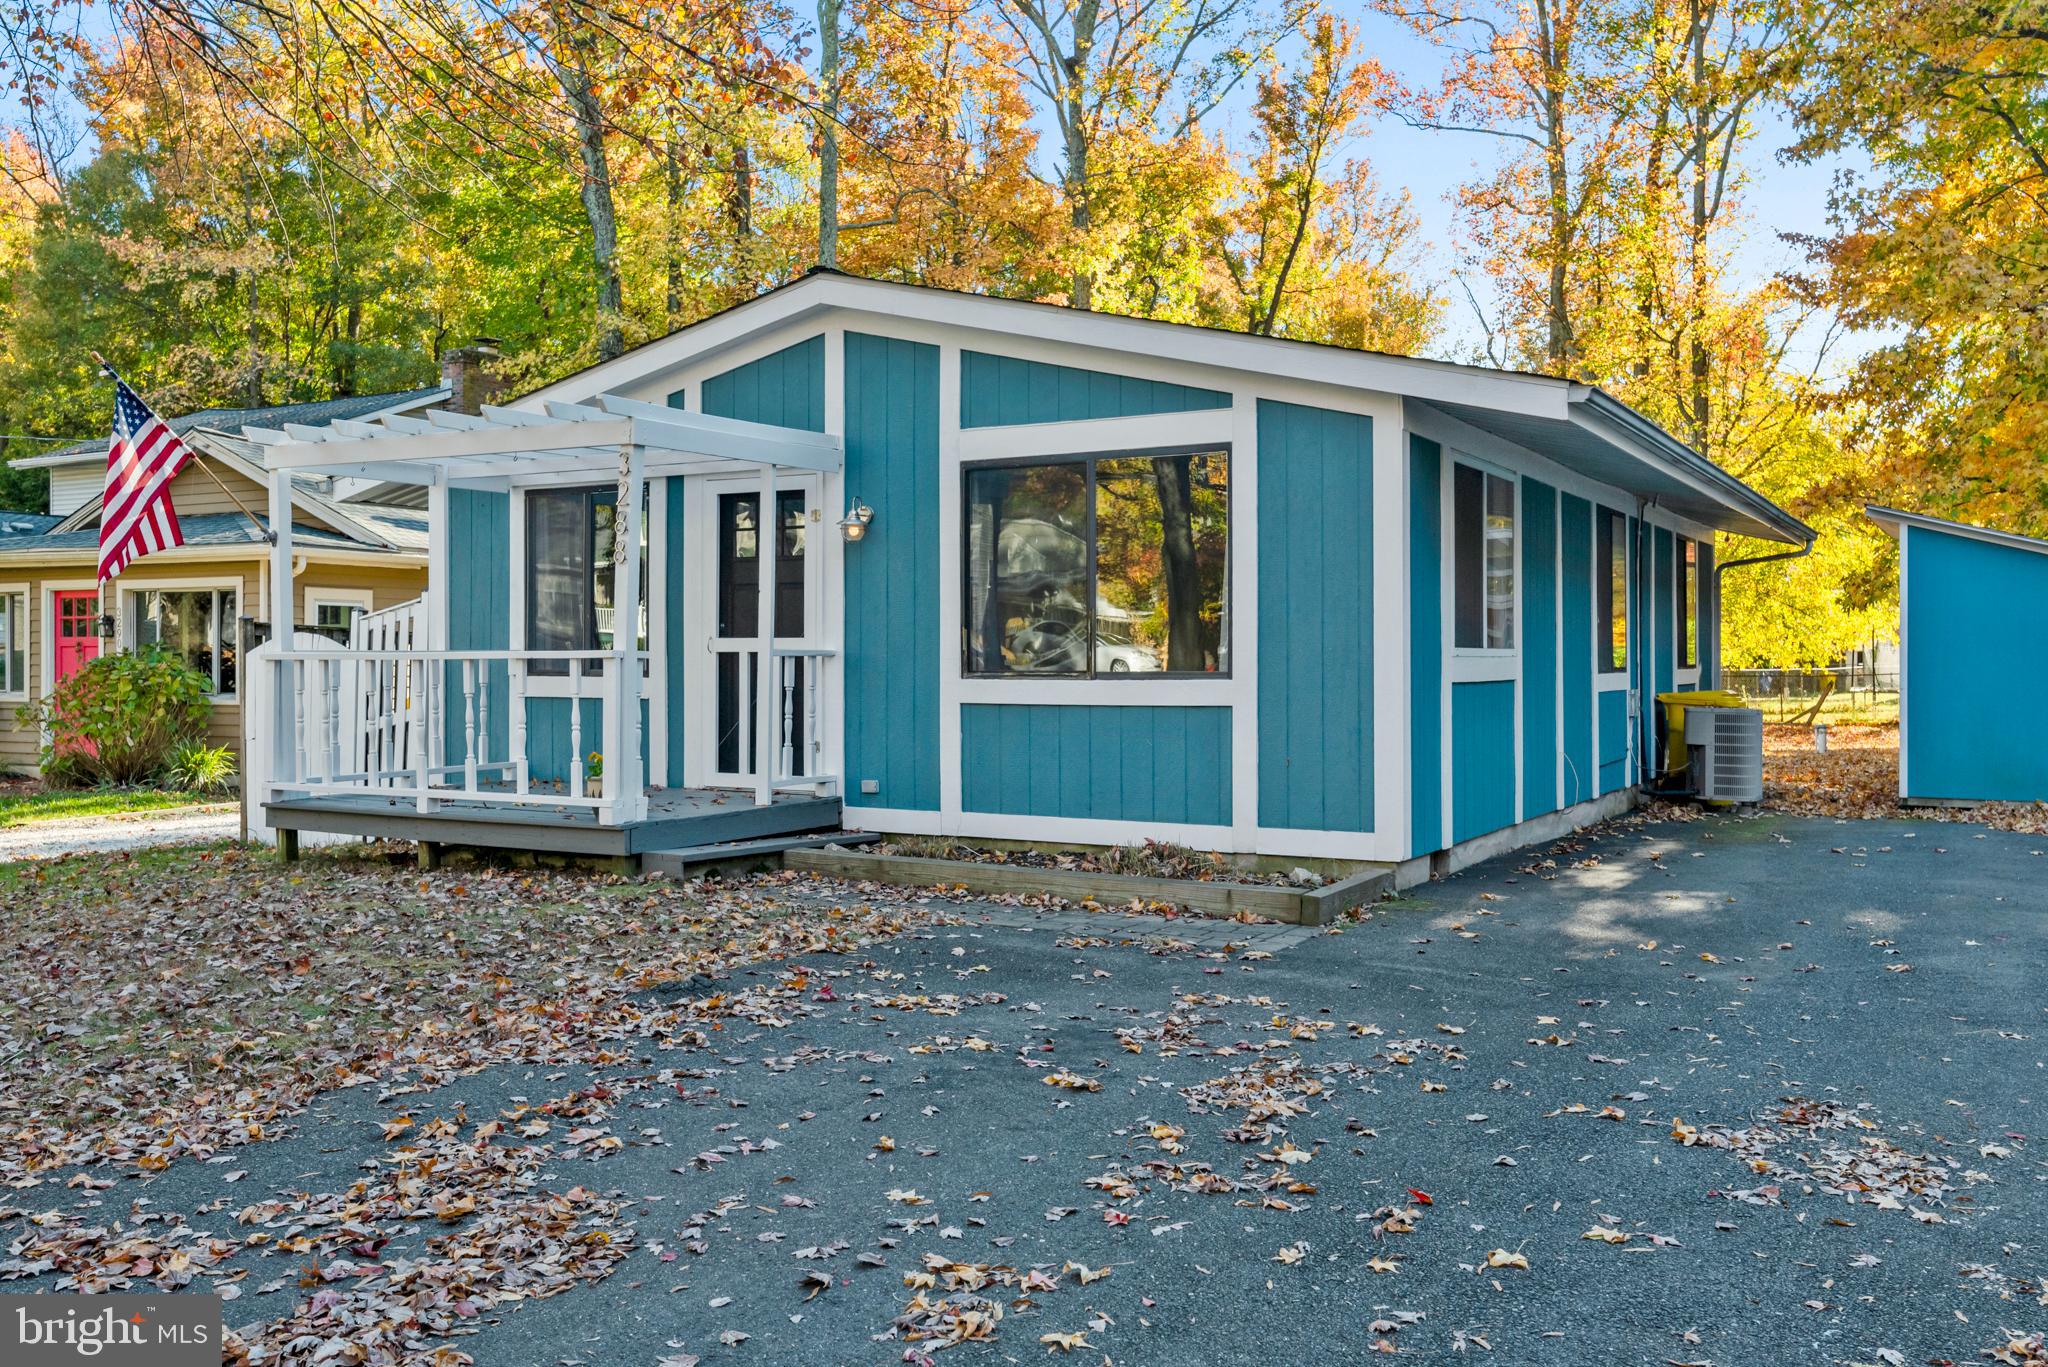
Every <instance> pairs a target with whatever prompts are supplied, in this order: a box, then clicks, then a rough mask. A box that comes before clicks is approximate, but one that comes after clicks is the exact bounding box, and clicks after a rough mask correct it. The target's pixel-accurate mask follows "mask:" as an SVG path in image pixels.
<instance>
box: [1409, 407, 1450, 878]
mask: <svg viewBox="0 0 2048 1367" xmlns="http://www.w3.org/2000/svg"><path fill="white" fill-rule="evenodd" d="M1408 491H1409V492H1408V750H1409V755H1408V798H1409V804H1410V811H1411V816H1410V821H1411V823H1412V824H1411V830H1412V833H1413V839H1412V841H1411V842H1410V849H1409V853H1410V854H1414V855H1421V854H1429V853H1431V852H1432V851H1435V850H1439V849H1442V848H1443V844H1444V839H1443V834H1444V831H1443V827H1444V819H1443V812H1444V787H1443V782H1444V780H1443V731H1444V719H1443V685H1444V623H1443V558H1444V547H1443V539H1444V537H1443V448H1441V447H1439V446H1438V445H1437V444H1436V443H1435V442H1433V441H1431V440H1429V439H1428V438H1427V437H1418V436H1413V435H1411V436H1410V437H1409V438H1408Z"/></svg>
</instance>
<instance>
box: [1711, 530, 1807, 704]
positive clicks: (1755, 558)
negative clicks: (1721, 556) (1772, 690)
mask: <svg viewBox="0 0 2048 1367" xmlns="http://www.w3.org/2000/svg"><path fill="white" fill-rule="evenodd" d="M1813 542H1814V538H1813V536H1812V534H1810V533H1809V534H1808V536H1807V538H1806V544H1805V545H1804V546H1801V547H1800V548H1799V549H1798V550H1796V551H1773V552H1771V554H1769V555H1750V556H1744V557H1743V558H1742V559H1740V560H1729V561H1724V562H1717V563H1716V564H1715V566H1714V675H1715V677H1716V678H1717V679H1718V678H1719V677H1720V674H1721V639H1720V637H1721V576H1722V575H1724V574H1726V573H1728V571H1730V570H1735V569H1741V568H1742V567H1743V566H1744V565H1768V564H1771V563H1772V562H1774V561H1778V560H1803V559H1805V558H1806V557H1807V556H1809V555H1812V554H1813Z"/></svg>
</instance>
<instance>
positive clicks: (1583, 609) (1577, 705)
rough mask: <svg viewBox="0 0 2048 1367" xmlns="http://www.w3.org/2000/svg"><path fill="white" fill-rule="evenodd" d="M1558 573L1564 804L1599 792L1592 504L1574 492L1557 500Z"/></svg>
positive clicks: (1587, 800)
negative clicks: (1595, 736) (1595, 751)
mask: <svg viewBox="0 0 2048 1367" xmlns="http://www.w3.org/2000/svg"><path fill="white" fill-rule="evenodd" d="M1558 537H1559V541H1558V573H1559V575H1560V577H1561V579H1562V581H1563V590H1564V592H1563V602H1564V609H1563V612H1562V613H1561V614H1560V615H1561V621H1560V623H1559V633H1558V635H1559V642H1560V648H1561V649H1562V650H1563V652H1564V658H1563V662H1562V663H1563V666H1564V672H1563V680H1564V734H1563V736H1562V737H1560V740H1561V742H1562V743H1561V744H1560V745H1559V747H1558V754H1559V756H1560V757H1561V758H1562V760H1563V762H1564V773H1563V775H1562V777H1563V779H1564V790H1563V791H1564V805H1565V806H1567V807H1572V806H1576V805H1577V804H1579V803H1581V802H1590V801H1591V800H1592V799H1594V798H1595V797H1598V796H1599V795H1600V775H1599V771H1598V765H1597V764H1596V762H1595V761H1594V758H1593V652H1594V650H1595V649H1596V648H1597V647H1596V646H1595V645H1594V643H1593V642H1594V622H1593V506H1592V505H1591V504H1590V503H1588V502H1586V500H1585V499H1583V498H1579V497H1578V496H1577V495H1574V494H1564V495H1562V496H1561V497H1560V498H1559V500H1558Z"/></svg>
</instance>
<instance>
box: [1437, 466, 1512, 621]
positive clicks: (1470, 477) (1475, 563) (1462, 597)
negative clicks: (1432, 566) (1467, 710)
mask: <svg viewBox="0 0 2048 1367" xmlns="http://www.w3.org/2000/svg"><path fill="white" fill-rule="evenodd" d="M1451 545H1452V549H1453V553H1454V554H1455V555H1456V557H1457V565H1456V572H1455V575H1454V577H1453V580H1452V585H1453V587H1452V597H1451V605H1452V622H1453V624H1454V627H1453V635H1452V637H1451V643H1452V645H1454V646H1456V647H1457V648H1458V649H1459V650H1513V649H1514V648H1515V482H1514V481H1513V480H1511V479H1509V478H1507V477H1506V476H1504V475H1497V474H1494V473H1493V472H1491V471H1488V470H1481V469H1480V468H1478V467H1477V466H1474V465H1462V464H1461V465H1454V466H1452V467H1451Z"/></svg>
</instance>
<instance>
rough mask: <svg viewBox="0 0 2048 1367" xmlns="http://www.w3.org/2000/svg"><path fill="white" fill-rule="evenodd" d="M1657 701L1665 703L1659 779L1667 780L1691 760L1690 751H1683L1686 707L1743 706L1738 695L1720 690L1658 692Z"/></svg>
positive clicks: (1683, 768)
mask: <svg viewBox="0 0 2048 1367" xmlns="http://www.w3.org/2000/svg"><path fill="white" fill-rule="evenodd" d="M1657 701H1658V702H1660V703H1662V704H1664V767H1663V770H1662V772H1661V773H1660V774H1659V777H1660V778H1670V777H1672V776H1674V775H1677V774H1680V773H1683V772H1684V771H1685V769H1686V766H1687V765H1688V764H1690V763H1691V761H1692V755H1691V752H1690V751H1688V750H1687V749H1686V748H1685V709H1686V708H1688V707H1740V706H1742V698H1741V696H1740V695H1739V694H1735V693H1730V692H1728V691H1726V690H1725V689H1719V688H1699V689H1694V690H1692V691H1691V692H1687V693H1659V694H1658V695H1657ZM1674 738H1675V739H1674Z"/></svg>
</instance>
